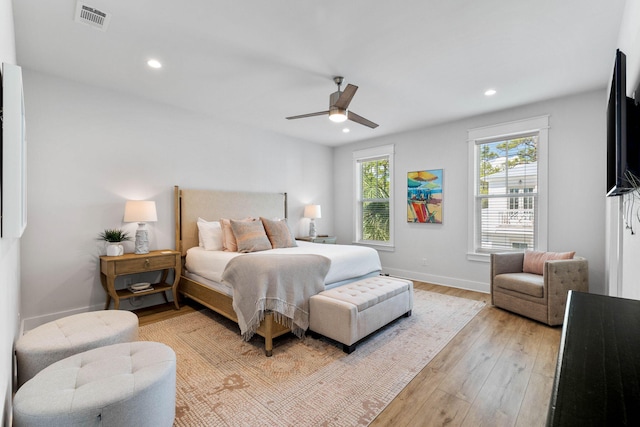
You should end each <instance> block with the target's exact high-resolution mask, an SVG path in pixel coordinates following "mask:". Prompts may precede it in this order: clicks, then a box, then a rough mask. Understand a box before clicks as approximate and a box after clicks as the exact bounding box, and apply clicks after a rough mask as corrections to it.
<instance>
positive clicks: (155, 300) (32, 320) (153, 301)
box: [20, 294, 173, 336]
mask: <svg viewBox="0 0 640 427" xmlns="http://www.w3.org/2000/svg"><path fill="white" fill-rule="evenodd" d="M167 297H168V298H169V301H170V302H172V301H173V298H171V295H167ZM138 301H140V302H141V304H140V305H139V306H138V305H136V306H133V305H132V304H131V302H132V299H126V300H120V310H129V311H132V310H136V309H138V308H145V307H150V306H152V305H158V304H163V303H164V302H165V301H164V298H162V295H160V294H152V295H145V296H140V297H139V299H138ZM111 307H112V308H111V310H113V303H111ZM98 310H104V303H100V304H94V305H90V306H86V307H80V308H74V309H73V310H66V311H59V312H57V313H49V314H44V315H42V316H34V317H28V318H24V319H22V322H20V336H22V335H24V334H25V333H26V332H28V331H30V330H31V329H34V328H37V327H38V326H40V325H44V324H45V323H48V322H53V321H54V320H58V319H62V318H63V317H67V316H72V315H74V314H80V313H86V312H88V311H98Z"/></svg>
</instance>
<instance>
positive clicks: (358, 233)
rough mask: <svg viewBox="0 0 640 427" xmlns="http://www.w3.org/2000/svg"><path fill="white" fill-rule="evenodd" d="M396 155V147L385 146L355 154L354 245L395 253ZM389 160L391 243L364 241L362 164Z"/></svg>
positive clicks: (355, 152) (391, 145) (358, 151)
mask: <svg viewBox="0 0 640 427" xmlns="http://www.w3.org/2000/svg"><path fill="white" fill-rule="evenodd" d="M394 155H395V145H394V144H389V145H383V146H380V147H372V148H366V149H363V150H356V151H354V152H353V174H354V198H353V201H354V202H353V203H354V206H353V208H354V209H353V211H354V234H353V243H354V244H357V245H365V246H370V247H373V248H375V249H378V250H386V251H393V250H394V249H395V245H394V237H395V232H394V224H395V220H394V218H395V216H394V211H395V209H394V200H395V198H394V193H395V191H394V181H395V175H394ZM381 158H387V159H388V162H389V241H388V242H385V241H380V240H363V239H362V199H361V197H360V196H361V194H362V178H361V169H360V163H361V162H365V161H372V160H376V159H381Z"/></svg>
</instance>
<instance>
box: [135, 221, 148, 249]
mask: <svg viewBox="0 0 640 427" xmlns="http://www.w3.org/2000/svg"><path fill="white" fill-rule="evenodd" d="M134 253H136V254H148V253H149V234H148V233H147V229H146V228H145V223H144V222H141V223H138V229H137V230H136V247H135V252H134Z"/></svg>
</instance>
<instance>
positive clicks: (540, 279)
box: [491, 252, 589, 326]
mask: <svg viewBox="0 0 640 427" xmlns="http://www.w3.org/2000/svg"><path fill="white" fill-rule="evenodd" d="M531 253H533V252H531ZM534 254H538V255H539V256H542V257H544V253H540V252H537V253H534ZM527 256H529V254H527ZM538 260H539V261H540V264H541V265H540V266H539V267H540V269H541V270H542V271H541V272H542V274H536V273H531V272H525V271H531V268H527V267H529V266H530V264H528V265H527V266H525V264H527V263H526V262H525V254H524V253H521V252H520V253H501V254H500V253H497V254H491V303H492V304H493V305H495V306H496V307H500V308H503V309H505V310H509V311H512V312H514V313H517V314H520V315H522V316H526V317H529V318H531V319H534V320H537V321H539V322H543V323H546V324H547V325H550V326H555V325H562V322H563V320H564V311H565V305H566V302H567V294H568V292H569V290H576V291H581V292H589V265H588V262H587V260H586V259H584V258H582V257H573V258H572V259H555V260H546V261H544V258H539V259H538Z"/></svg>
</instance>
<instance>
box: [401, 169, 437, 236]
mask: <svg viewBox="0 0 640 427" xmlns="http://www.w3.org/2000/svg"><path fill="white" fill-rule="evenodd" d="M443 194H444V193H443V191H442V169H430V170H423V171H415V172H407V222H417V223H422V224H425V223H431V224H442V196H443Z"/></svg>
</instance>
